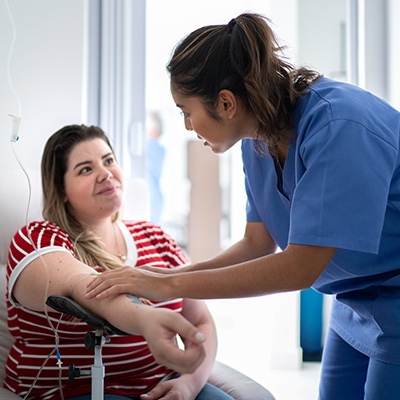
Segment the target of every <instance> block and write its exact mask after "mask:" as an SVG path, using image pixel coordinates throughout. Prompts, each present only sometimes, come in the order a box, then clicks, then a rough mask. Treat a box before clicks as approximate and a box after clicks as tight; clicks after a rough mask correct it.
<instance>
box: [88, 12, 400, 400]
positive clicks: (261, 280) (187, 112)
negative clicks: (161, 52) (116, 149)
mask: <svg viewBox="0 0 400 400" xmlns="http://www.w3.org/2000/svg"><path fill="white" fill-rule="evenodd" d="M168 71H169V73H170V76H171V92H172V96H173V98H174V101H175V103H176V105H177V106H178V107H179V108H180V109H181V110H182V113H183V116H184V120H185V124H186V127H187V129H189V130H194V131H195V132H196V133H197V136H198V137H199V139H201V140H203V141H204V145H206V146H209V147H210V148H211V149H212V151H214V152H215V153H223V152H225V151H226V150H228V149H229V148H230V147H232V146H233V145H234V144H235V143H237V142H238V141H242V153H243V165H244V171H245V185H246V191H247V197H248V202H247V225H246V231H245V234H244V237H243V239H242V240H240V241H239V242H238V243H236V244H234V245H233V246H232V247H230V248H229V249H227V250H226V251H224V252H223V253H221V254H220V255H218V256H216V257H214V258H213V259H210V260H207V261H204V262H200V263H196V264H192V265H190V266H187V267H184V268H182V269H180V270H178V271H175V272H173V273H170V274H165V275H163V274H160V273H157V272H155V271H154V270H152V269H151V268H150V267H148V268H147V269H142V270H141V271H140V270H138V269H135V270H128V269H126V270H118V271H116V272H110V273H108V272H106V273H104V274H102V276H101V277H99V278H96V280H95V281H94V282H93V283H92V284H91V285H90V286H89V287H88V289H87V293H86V296H87V297H93V296H96V295H97V296H98V297H99V298H103V297H107V296H109V295H112V294H115V293H120V292H127V293H133V294H136V295H141V296H145V297H147V298H151V299H154V300H161V299H165V298H170V297H192V298H203V299H206V298H237V297H247V296H260V295H265V294H271V293H277V292H285V291H293V290H301V289H306V288H310V287H313V288H314V289H315V290H317V291H320V292H322V293H326V294H332V295H333V297H334V299H333V306H332V312H331V320H330V324H329V331H328V333H327V337H326V342H325V345H324V353H323V359H322V372H321V382H320V394H319V396H320V399H321V400H327V399H335V400H337V399H340V400H346V399H348V400H356V399H368V400H372V399H374V400H376V399H379V400H386V399H387V400H389V399H391V400H392V399H397V398H399V396H400V394H399V393H400V165H399V164H400V153H399V146H400V143H399V141H400V133H399V132H400V113H399V112H398V111H396V110H395V109H394V108H392V107H391V106H390V105H389V104H388V103H386V102H385V101H383V100H381V99H379V98H378V97H376V96H374V95H372V94H371V93H369V92H367V91H365V90H362V89H360V88H358V87H356V86H353V85H350V84H346V83H342V82H335V81H333V80H330V79H327V78H325V77H323V76H321V75H319V74H318V73H316V72H314V71H311V70H308V69H304V68H300V69H295V68H294V67H292V66H291V65H290V64H289V63H288V62H287V61H286V60H285V58H284V57H283V56H282V55H281V49H280V47H279V46H278V44H277V41H276V39H275V36H274V34H273V32H272V30H271V28H270V27H269V24H268V20H267V19H265V18H264V17H262V16H260V15H257V14H248V13H247V14H242V15H240V16H238V17H237V18H235V19H233V20H231V21H230V22H229V24H227V25H215V26H206V27H203V28H200V29H198V30H196V31H194V32H193V33H191V34H190V35H188V36H187V37H186V38H184V39H183V41H182V42H181V43H180V44H179V45H178V46H177V47H176V48H175V50H174V53H173V56H172V58H171V60H170V62H169V64H168ZM277 247H280V248H281V249H282V251H281V252H276V250H277Z"/></svg>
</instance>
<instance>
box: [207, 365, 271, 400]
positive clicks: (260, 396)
mask: <svg viewBox="0 0 400 400" xmlns="http://www.w3.org/2000/svg"><path fill="white" fill-rule="evenodd" d="M208 383H211V384H212V385H214V386H216V387H218V388H219V389H221V390H222V391H224V392H225V393H227V394H229V395H230V396H231V397H233V398H234V399H235V400H248V399H251V400H275V397H274V396H273V395H272V394H271V392H269V391H268V390H267V389H265V388H264V387H263V386H261V385H260V384H258V383H257V382H255V381H254V380H253V379H251V378H249V377H248V376H246V375H244V374H242V373H240V372H239V371H236V370H235V369H233V368H231V367H228V366H227V365H225V364H223V363H221V362H219V361H216V362H215V364H214V367H213V369H212V371H211V375H210V378H209V379H208Z"/></svg>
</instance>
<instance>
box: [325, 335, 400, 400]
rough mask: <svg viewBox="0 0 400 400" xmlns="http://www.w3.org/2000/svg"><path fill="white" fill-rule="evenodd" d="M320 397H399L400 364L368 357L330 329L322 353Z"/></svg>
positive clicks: (385, 399) (366, 399)
mask: <svg viewBox="0 0 400 400" xmlns="http://www.w3.org/2000/svg"><path fill="white" fill-rule="evenodd" d="M399 361H400V360H399ZM319 399H320V400H339V399H340V400H394V399H400V365H394V364H387V363H384V362H381V361H377V360H373V359H371V358H369V357H368V356H366V355H364V354H362V353H360V352H359V351H358V350H356V349H354V347H351V346H350V345H349V344H348V343H346V342H345V341H344V340H343V339H342V338H341V337H340V336H339V335H338V334H337V333H336V332H334V331H333V330H332V329H329V331H328V334H327V338H326V342H325V348H324V353H323V356H322V372H321V382H320V388H319Z"/></svg>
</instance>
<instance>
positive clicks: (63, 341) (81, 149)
mask: <svg viewBox="0 0 400 400" xmlns="http://www.w3.org/2000/svg"><path fill="white" fill-rule="evenodd" d="M42 188H43V216H44V218H45V221H38V222H32V223H30V224H29V226H28V227H23V228H22V229H20V230H19V231H18V233H17V234H16V235H15V236H14V238H13V240H12V243H11V246H10V251H9V259H8V267H7V279H8V282H7V283H8V284H7V290H8V293H7V294H8V296H7V297H8V324H9V329H10V332H11V333H12V335H13V336H14V337H15V339H16V341H15V344H14V346H13V347H12V349H11V351H10V354H9V357H8V361H7V366H6V379H5V387H6V388H8V389H9V390H11V391H13V392H15V393H17V394H18V395H20V396H23V397H28V395H27V394H28V393H29V399H47V400H55V399H60V398H65V399H71V398H74V399H90V392H91V378H90V377H80V378H77V379H76V380H75V381H74V382H69V381H68V364H70V363H74V364H75V366H76V367H78V368H86V369H87V368H89V367H90V366H91V365H92V364H93V351H89V350H86V348H85V346H84V336H85V334H86V332H87V331H88V330H90V328H89V327H88V325H86V324H85V323H84V322H82V321H75V320H71V317H69V316H67V315H65V314H60V313H57V312H55V311H54V310H51V309H48V307H47V306H46V305H45V301H46V299H47V297H48V296H49V295H52V294H58V295H62V296H68V297H71V298H73V299H74V300H75V301H76V302H78V303H79V304H81V305H82V306H83V307H86V308H87V309H88V310H90V311H91V312H93V313H95V314H97V315H99V316H100V317H102V318H104V319H106V320H108V321H109V322H110V323H111V324H112V325H114V326H116V327H117V328H119V329H120V330H122V331H124V332H128V333H130V334H131V335H132V336H112V337H111V341H110V342H109V343H107V344H106V345H105V346H104V347H103V362H104V365H105V380H104V391H105V393H106V395H105V399H136V398H137V399H139V398H142V399H167V398H168V399H186V400H189V399H195V398H196V399H206V398H212V399H230V398H231V397H229V396H228V395H226V394H225V393H223V392H222V391H220V390H219V389H217V388H215V387H213V386H211V385H209V384H207V383H206V382H207V378H208V375H209V373H210V370H211V368H212V366H213V363H214V358H215V353H216V334H215V328H214V324H213V321H212V318H211V316H210V314H209V313H208V311H207V309H206V306H205V305H204V303H202V302H201V301H197V300H190V299H183V300H182V299H170V300H169V301H166V302H163V303H156V304H153V303H150V304H149V302H146V301H145V300H143V301H142V302H140V301H138V299H137V298H134V297H133V296H127V295H125V294H121V295H116V296H112V297H110V298H108V299H106V300H104V301H100V302H98V300H88V299H86V298H85V297H84V295H83V294H84V292H85V289H86V286H87V284H88V282H90V280H91V279H93V275H95V274H99V273H102V272H103V271H106V270H111V269H115V268H119V267H121V266H123V265H129V266H131V267H135V266H142V265H145V264H146V265H151V266H156V267H159V268H176V267H179V266H180V265H183V264H185V263H186V262H187V259H186V257H185V256H184V254H183V252H182V251H181V249H180V248H179V247H178V245H177V244H176V243H175V242H174V241H173V240H172V239H171V238H170V237H169V236H168V235H166V234H165V233H164V232H163V231H162V230H161V229H160V228H159V227H157V226H154V225H152V224H151V223H148V222H132V221H121V220H120V219H119V218H118V217H119V212H120V210H121V207H122V205H123V191H124V182H123V173H122V170H121V168H120V167H119V165H118V164H117V162H116V159H115V155H114V152H113V149H112V147H111V145H110V143H109V141H108V139H107V137H106V135H105V134H104V132H103V131H102V130H101V129H100V128H98V127H93V126H91V127H86V126H84V125H79V126H78V125H72V126H66V127H64V128H62V129H60V130H59V131H58V132H56V133H55V134H53V135H52V136H51V137H50V138H49V140H48V141H47V144H46V146H45V149H44V153H43V157H42ZM139 195H140V194H139ZM143 303H145V304H143ZM176 333H178V334H179V335H180V336H181V338H182V340H183V342H184V344H185V349H183V350H182V349H179V347H178V346H177V344H176V338H175V335H176ZM58 354H59V355H60V357H59V358H60V359H59V360H58V359H57V355H58ZM57 361H58V363H57ZM62 362H63V364H64V365H62ZM178 373H179V374H178ZM170 378H174V379H170ZM196 396H197V397H196Z"/></svg>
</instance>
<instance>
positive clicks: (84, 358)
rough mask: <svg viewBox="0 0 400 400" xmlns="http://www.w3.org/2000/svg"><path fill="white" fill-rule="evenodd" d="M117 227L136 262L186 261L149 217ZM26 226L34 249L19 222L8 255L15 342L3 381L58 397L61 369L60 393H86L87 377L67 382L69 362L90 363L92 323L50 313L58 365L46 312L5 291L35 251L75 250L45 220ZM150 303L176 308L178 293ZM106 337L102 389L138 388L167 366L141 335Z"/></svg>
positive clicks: (38, 395) (168, 264) (39, 395)
mask: <svg viewBox="0 0 400 400" xmlns="http://www.w3.org/2000/svg"><path fill="white" fill-rule="evenodd" d="M120 227H121V228H123V229H122V230H125V234H124V237H125V241H126V245H127V248H128V261H129V259H131V260H132V259H134V260H135V261H136V264H135V265H137V266H140V265H145V264H147V265H149V264H151V265H152V266H157V267H160V268H175V267H178V266H179V265H182V264H185V263H186V262H187V259H186V257H185V255H184V254H183V252H182V250H181V249H180V248H179V246H178V245H177V244H176V243H175V242H174V241H173V240H172V239H171V238H170V237H169V236H168V235H167V234H166V233H165V232H163V231H162V230H161V229H160V228H159V227H157V226H155V225H152V224H151V223H148V222H126V221H124V222H123V224H120ZM29 230H30V236H31V238H32V240H33V242H34V244H35V247H36V249H37V250H35V248H34V247H33V245H32V243H31V240H30V238H29V236H28V234H27V230H26V227H24V228H22V229H21V230H20V231H18V233H17V234H16V235H15V236H14V238H13V240H12V243H11V246H10V251H9V255H8V266H7V308H8V327H9V330H10V332H11V334H12V335H13V336H14V337H15V343H14V345H13V347H12V349H11V351H10V354H9V356H8V360H7V364H6V379H5V382H4V386H5V387H6V388H7V389H9V390H11V391H12V392H15V393H17V394H19V395H20V396H25V395H26V393H27V392H28V391H29V390H30V389H31V387H32V385H34V387H33V389H32V390H31V392H30V395H29V397H28V399H48V400H55V399H59V398H60V392H59V391H60V383H59V382H60V381H59V375H60V374H61V386H62V391H63V395H64V397H65V398H68V397H71V396H77V395H82V394H88V393H90V392H91V378H90V377H86V376H83V377H79V378H76V379H75V381H74V382H69V381H68V366H69V364H71V363H73V364H74V365H75V366H76V367H78V368H81V369H90V367H91V366H92V365H93V361H94V351H89V350H87V349H86V348H85V345H84V337H85V334H86V333H87V332H89V331H92V328H90V327H89V326H88V325H87V324H86V323H84V322H75V321H71V317H69V316H67V315H64V314H58V313H49V317H50V321H51V322H52V324H53V326H54V328H55V329H56V331H57V333H58V336H59V344H58V349H59V351H60V355H61V361H62V362H63V365H62V368H61V369H60V368H59V367H58V365H57V355H56V351H55V350H56V344H55V334H54V331H53V329H52V328H51V327H50V326H49V321H48V319H47V317H46V315H45V314H44V313H42V312H37V311H32V310H30V309H29V308H26V307H23V306H22V305H20V304H18V303H17V302H16V301H15V299H13V298H12V296H10V292H9V291H11V293H12V288H13V285H14V283H15V281H16V279H17V278H18V275H19V274H20V273H21V272H22V271H23V269H24V268H25V267H26V266H27V265H28V264H29V263H30V262H31V261H32V260H34V259H35V258H37V257H38V256H39V254H46V253H48V252H52V251H67V252H69V253H70V254H72V255H74V249H73V244H72V242H71V239H70V238H69V236H68V235H67V234H66V233H65V232H64V231H62V230H61V229H60V228H59V227H58V226H56V225H54V224H52V223H50V222H33V223H31V224H30V225H29ZM127 232H128V233H129V234H128V240H127ZM123 233H124V232H123ZM132 239H133V240H132ZM129 240H130V242H131V243H129ZM135 247H136V249H135ZM132 249H133V250H132ZM130 253H131V254H130ZM132 253H134V254H132ZM128 261H127V262H128ZM129 265H131V264H129ZM43 271H44V273H45V270H43ZM43 296H45V294H43ZM43 300H44V301H45V299H43ZM153 306H154V307H164V308H169V309H171V310H173V311H175V312H181V310H182V299H175V300H171V301H168V302H164V303H155V304H154V305H153ZM110 339H111V341H110V342H109V343H106V344H105V345H104V346H103V350H102V356H103V363H104V365H105V380H104V391H105V392H106V393H115V394H120V395H135V394H142V393H145V392H147V391H149V390H150V389H151V388H152V387H154V386H155V385H156V384H157V383H158V382H159V381H160V380H161V379H163V378H165V377H166V376H167V375H169V374H170V373H171V372H172V371H171V370H169V369H167V368H165V367H163V366H161V365H159V364H157V363H156V361H155V360H154V358H153V356H152V355H151V353H150V350H149V348H148V346H147V343H146V341H145V339H144V338H143V337H142V336H111V338H110ZM36 378H37V380H36V383H34V382H35V379H36Z"/></svg>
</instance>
